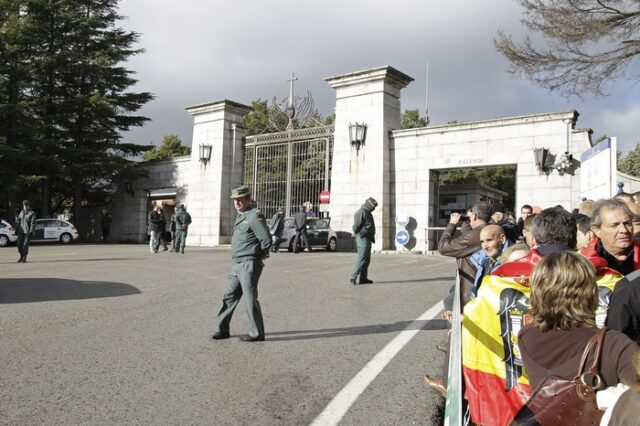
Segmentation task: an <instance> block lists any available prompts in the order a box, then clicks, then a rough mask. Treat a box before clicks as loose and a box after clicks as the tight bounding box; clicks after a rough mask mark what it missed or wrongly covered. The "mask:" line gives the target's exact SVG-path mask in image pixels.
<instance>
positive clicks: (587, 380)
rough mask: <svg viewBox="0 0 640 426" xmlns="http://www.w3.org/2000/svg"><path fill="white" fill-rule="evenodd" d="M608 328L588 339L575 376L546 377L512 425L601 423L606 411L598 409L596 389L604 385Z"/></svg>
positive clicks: (580, 424)
mask: <svg viewBox="0 0 640 426" xmlns="http://www.w3.org/2000/svg"><path fill="white" fill-rule="evenodd" d="M605 332H606V329H605V328H602V329H600V330H599V331H598V332H597V333H596V334H595V335H594V336H593V337H592V338H591V339H589V341H588V342H587V345H586V346H585V349H584V352H583V353H582V359H581V360H580V365H579V366H578V375H577V376H576V377H575V378H573V379H572V380H567V379H565V378H563V377H559V376H555V375H552V376H549V377H547V378H546V379H545V380H544V381H543V382H542V383H540V384H539V385H538V387H537V388H536V389H535V390H534V391H533V394H532V395H531V397H530V398H529V400H528V401H527V402H526V403H525V405H524V406H523V407H522V408H521V409H520V411H518V413H517V414H516V415H515V417H514V418H513V420H512V421H511V423H510V425H511V426H516V425H520V426H537V425H542V426H547V425H575V426H582V425H599V424H600V419H601V418H602V415H603V414H604V411H601V410H598V404H597V402H596V391H597V390H598V389H599V388H600V386H601V385H602V379H601V378H600V376H599V374H598V365H599V363H600V355H601V353H602V342H603V341H604V334H605ZM592 351H595V354H594V358H593V363H592V364H591V367H589V370H588V371H585V364H586V362H587V357H588V356H589V353H591V352H592Z"/></svg>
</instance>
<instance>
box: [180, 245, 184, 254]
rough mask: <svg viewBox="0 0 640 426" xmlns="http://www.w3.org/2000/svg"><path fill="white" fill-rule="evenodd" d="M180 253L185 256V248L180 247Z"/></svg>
mask: <svg viewBox="0 0 640 426" xmlns="http://www.w3.org/2000/svg"><path fill="white" fill-rule="evenodd" d="M180 253H182V254H184V246H182V247H180Z"/></svg>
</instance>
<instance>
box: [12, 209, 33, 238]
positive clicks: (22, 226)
mask: <svg viewBox="0 0 640 426" xmlns="http://www.w3.org/2000/svg"><path fill="white" fill-rule="evenodd" d="M16 228H17V229H16V233H17V234H25V235H31V234H33V231H34V230H35V229H36V213H35V212H34V211H33V210H29V211H26V210H22V211H21V212H20V214H19V215H18V220H17V221H16Z"/></svg>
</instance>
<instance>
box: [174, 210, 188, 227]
mask: <svg viewBox="0 0 640 426" xmlns="http://www.w3.org/2000/svg"><path fill="white" fill-rule="evenodd" d="M189 225H191V215H190V214H189V213H187V211H186V210H181V211H179V212H178V214H176V231H184V232H187V230H188V229H189Z"/></svg>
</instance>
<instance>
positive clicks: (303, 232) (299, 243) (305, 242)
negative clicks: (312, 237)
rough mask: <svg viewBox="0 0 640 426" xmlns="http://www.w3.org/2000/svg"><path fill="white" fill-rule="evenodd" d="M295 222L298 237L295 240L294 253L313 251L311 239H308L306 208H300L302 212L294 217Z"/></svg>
mask: <svg viewBox="0 0 640 426" xmlns="http://www.w3.org/2000/svg"><path fill="white" fill-rule="evenodd" d="M293 222H294V223H295V225H296V237H295V238H294V240H293V252H294V253H299V252H301V251H304V248H305V247H306V248H307V250H309V251H311V245H310V244H309V238H308V237H307V213H306V207H305V206H300V211H299V212H298V213H296V214H294V215H293Z"/></svg>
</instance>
